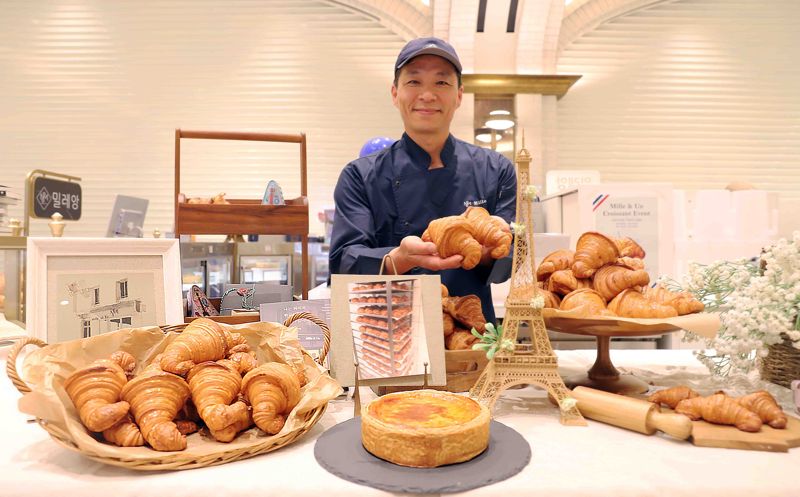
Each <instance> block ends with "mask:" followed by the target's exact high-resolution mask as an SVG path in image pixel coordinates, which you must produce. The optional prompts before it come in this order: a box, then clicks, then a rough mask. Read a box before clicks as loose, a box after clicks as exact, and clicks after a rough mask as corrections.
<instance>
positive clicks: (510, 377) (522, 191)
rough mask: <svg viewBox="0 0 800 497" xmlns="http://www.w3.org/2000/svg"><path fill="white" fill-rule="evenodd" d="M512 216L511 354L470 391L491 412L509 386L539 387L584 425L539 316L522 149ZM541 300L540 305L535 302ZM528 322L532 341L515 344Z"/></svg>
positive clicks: (501, 356)
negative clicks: (515, 208)
mask: <svg viewBox="0 0 800 497" xmlns="http://www.w3.org/2000/svg"><path fill="white" fill-rule="evenodd" d="M516 162H517V220H516V223H515V224H516V229H515V237H514V262H513V266H512V270H511V289H510V290H509V293H508V297H507V298H506V314H505V318H504V319H503V337H502V338H503V339H504V340H505V339H508V340H510V341H511V343H514V344H516V345H515V348H514V351H513V352H508V351H500V352H498V353H497V354H496V355H495V356H494V358H493V359H492V360H491V361H489V363H488V364H487V365H486V368H485V369H484V370H483V373H482V374H481V376H480V378H478V381H477V382H476V383H475V385H474V386H473V387H472V390H470V395H471V396H472V397H474V398H475V399H476V400H478V401H479V402H481V403H482V404H486V405H488V407H489V409H490V410H491V409H492V408H493V407H494V403H495V402H496V401H497V398H498V397H499V396H500V394H501V393H502V392H503V390H505V389H507V388H508V387H510V386H513V385H517V384H530V383H533V384H536V385H539V386H541V387H543V388H544V389H545V390H547V392H548V393H549V394H550V396H551V397H552V398H553V399H555V401H556V402H558V405H559V407H560V411H561V423H562V424H566V425H585V424H586V421H585V420H584V419H583V416H581V413H580V412H579V411H578V408H577V406H576V403H575V402H574V401H572V402H570V401H569V400H567V401H566V402H565V399H568V398H570V395H569V394H570V391H569V390H568V389H567V387H566V386H565V385H564V381H563V380H562V379H561V376H559V374H558V358H557V357H556V355H555V354H554V353H553V348H552V347H551V345H550V339H549V337H548V336H547V330H546V329H545V326H544V319H543V318H542V307H543V303H542V302H540V301H541V300H542V299H536V297H537V296H538V295H539V292H538V287H537V286H536V279H535V277H534V267H533V216H532V215H531V210H532V209H531V200H532V199H533V197H534V196H535V194H533V195H532V194H531V193H530V190H529V188H528V187H529V186H530V164H531V156H530V154H529V153H528V151H527V150H526V149H525V138H524V136H523V139H522V149H521V150H520V151H519V154H518V155H517V160H516ZM535 304H541V305H535ZM523 322H524V323H528V325H529V326H530V330H531V342H532V343H531V344H530V345H528V344H525V345H520V344H517V343H516V342H517V332H518V330H519V326H520V323H523Z"/></svg>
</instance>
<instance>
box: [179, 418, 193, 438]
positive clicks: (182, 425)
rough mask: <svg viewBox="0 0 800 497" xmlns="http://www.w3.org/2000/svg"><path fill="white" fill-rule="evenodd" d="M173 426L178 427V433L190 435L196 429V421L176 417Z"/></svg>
mask: <svg viewBox="0 0 800 497" xmlns="http://www.w3.org/2000/svg"><path fill="white" fill-rule="evenodd" d="M175 427H176V428H178V431H179V432H180V434H181V435H184V436H186V435H191V434H192V433H194V432H196V431H197V430H198V428H197V423H195V422H194V421H190V420H188V419H176V420H175Z"/></svg>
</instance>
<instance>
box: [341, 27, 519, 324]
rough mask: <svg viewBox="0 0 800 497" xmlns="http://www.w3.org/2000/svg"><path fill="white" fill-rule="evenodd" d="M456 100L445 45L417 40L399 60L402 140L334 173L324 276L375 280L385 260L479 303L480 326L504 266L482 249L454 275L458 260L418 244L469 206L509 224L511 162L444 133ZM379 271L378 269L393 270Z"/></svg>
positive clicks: (454, 68) (452, 64)
mask: <svg viewBox="0 0 800 497" xmlns="http://www.w3.org/2000/svg"><path fill="white" fill-rule="evenodd" d="M463 91H464V88H463V87H462V86H461V62H460V61H459V60H458V55H456V51H455V49H454V48H453V47H452V46H450V44H448V43H447V42H445V41H443V40H440V39H438V38H419V39H416V40H412V41H410V42H408V44H406V46H405V47H404V48H403V49H402V50H401V51H400V55H398V57H397V62H396V64H395V76H394V84H393V85H392V102H393V103H394V105H395V107H397V109H398V110H399V111H400V116H401V117H402V119H403V125H404V127H405V133H404V134H403V137H402V138H401V139H400V140H398V141H397V142H395V143H394V144H393V145H392V146H390V147H388V148H385V149H383V150H381V151H379V152H377V153H375V154H372V155H369V156H367V157H362V158H360V159H357V160H354V161H353V162H351V163H349V164H348V165H347V166H346V167H345V168H344V169H343V170H342V173H341V175H340V176H339V181H338V183H337V184H336V190H335V192H334V200H335V203H336V215H335V217H334V222H333V235H332V239H331V251H330V272H331V274H336V273H350V274H377V273H378V270H379V268H380V264H381V260H382V259H383V257H384V256H385V255H386V254H389V255H391V257H392V260H393V261H394V262H395V264H396V268H397V273H398V274H428V273H437V272H438V273H439V274H441V278H442V283H444V284H445V286H447V288H448V289H449V290H450V293H451V294H452V295H457V296H461V295H469V294H475V295H478V296H479V297H480V298H481V302H482V303H483V312H484V315H485V316H486V319H487V320H488V321H491V322H494V321H495V316H494V309H493V307H492V295H491V290H490V287H489V283H496V282H502V281H505V280H506V279H508V277H509V274H510V270H511V259H510V257H508V258H506V259H501V260H498V261H495V260H493V259H491V258H490V257H489V255H488V251H487V250H484V254H483V257H482V258H481V263H480V264H479V265H478V266H476V267H475V268H474V269H472V270H469V271H467V270H464V269H461V267H460V266H461V260H462V256H460V255H454V256H452V257H448V258H442V257H439V255H438V254H437V253H436V246H435V245H434V244H433V243H430V242H423V241H422V240H421V239H420V238H419V237H420V236H421V235H422V232H423V231H425V228H427V227H428V223H430V222H431V221H432V220H434V219H438V218H440V217H444V216H453V215H458V214H461V213H463V212H464V210H465V209H466V208H467V206H470V205H476V206H480V207H483V208H485V209H486V210H488V211H489V213H490V214H493V215H495V216H498V217H500V218H502V219H503V220H504V221H505V222H506V223H510V222H511V221H513V220H514V215H515V211H516V204H515V202H516V191H517V178H516V174H515V171H514V166H513V164H512V163H511V161H509V160H508V159H507V158H505V157H503V156H502V155H500V154H499V153H497V152H494V151H491V150H487V149H485V148H480V147H476V146H475V145H472V144H469V143H466V142H464V141H461V140H459V139H457V138H455V137H453V135H451V134H450V123H451V121H452V120H453V114H454V112H455V110H456V109H457V108H458V107H459V105H461V97H462V94H463ZM387 265H388V266H389V267H388V268H384V270H392V269H393V268H392V266H391V264H388V263H387Z"/></svg>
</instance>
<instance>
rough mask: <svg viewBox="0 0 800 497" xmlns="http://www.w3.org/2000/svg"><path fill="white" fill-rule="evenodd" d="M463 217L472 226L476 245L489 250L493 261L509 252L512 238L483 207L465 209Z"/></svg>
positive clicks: (503, 225)
mask: <svg viewBox="0 0 800 497" xmlns="http://www.w3.org/2000/svg"><path fill="white" fill-rule="evenodd" d="M463 216H464V217H465V218H467V220H468V221H469V222H470V223H471V224H472V228H473V231H474V235H473V236H474V237H475V239H476V240H478V243H480V244H481V245H483V246H484V247H487V248H489V249H491V251H490V252H489V255H491V256H492V258H493V259H500V258H502V257H505V256H507V255H508V253H509V252H510V250H511V240H513V237H512V236H511V233H510V232H509V231H506V230H505V223H504V222H501V221H500V220H498V219H497V218H494V217H492V216H491V215H489V211H487V210H486V209H484V208H483V207H475V206H471V207H467V210H466V211H465V212H464V214H463Z"/></svg>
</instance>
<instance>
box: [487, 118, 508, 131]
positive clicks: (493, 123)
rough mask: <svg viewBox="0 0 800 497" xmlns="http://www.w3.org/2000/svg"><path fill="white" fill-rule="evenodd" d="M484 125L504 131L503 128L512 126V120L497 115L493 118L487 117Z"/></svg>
mask: <svg viewBox="0 0 800 497" xmlns="http://www.w3.org/2000/svg"><path fill="white" fill-rule="evenodd" d="M486 127H487V128H492V129H496V130H498V131H504V130H507V129H509V128H513V127H514V121H512V120H511V119H508V118H506V117H501V116H498V117H494V118H492V119H489V120H488V121H486Z"/></svg>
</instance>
